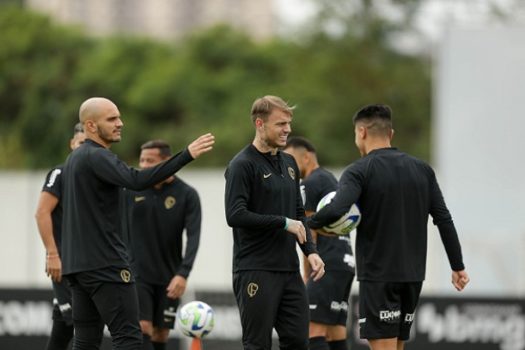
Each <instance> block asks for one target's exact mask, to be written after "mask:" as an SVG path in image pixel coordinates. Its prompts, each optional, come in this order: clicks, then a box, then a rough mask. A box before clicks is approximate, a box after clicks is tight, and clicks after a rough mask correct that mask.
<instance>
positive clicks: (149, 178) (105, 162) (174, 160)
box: [90, 148, 193, 191]
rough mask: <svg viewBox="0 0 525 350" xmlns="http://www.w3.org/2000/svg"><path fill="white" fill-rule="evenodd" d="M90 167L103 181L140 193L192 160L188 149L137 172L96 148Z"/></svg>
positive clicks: (113, 156)
mask: <svg viewBox="0 0 525 350" xmlns="http://www.w3.org/2000/svg"><path fill="white" fill-rule="evenodd" d="M90 159H91V162H90V164H91V167H92V169H93V171H94V172H95V174H96V175H97V176H98V177H100V178H101V179H104V180H105V181H107V182H109V183H112V184H114V185H117V186H121V187H126V188H128V189H131V190H135V191H141V190H144V189H146V188H148V187H151V186H153V185H154V184H156V183H159V182H160V181H162V180H164V179H166V178H168V177H169V176H171V175H173V174H175V173H176V172H177V171H179V170H180V169H181V168H182V167H183V166H184V165H186V164H187V163H189V162H191V161H192V160H193V158H192V157H191V155H190V152H189V151H188V149H184V150H183V151H181V152H179V153H177V154H176V155H174V156H172V157H171V158H170V159H168V160H166V161H164V162H162V163H160V164H158V165H156V166H154V167H151V168H148V169H144V170H137V169H134V168H131V167H129V166H128V165H127V164H126V163H124V162H123V161H121V160H120V159H118V157H117V156H116V155H115V154H114V153H112V152H111V151H109V150H107V149H105V148H97V149H95V150H94V151H93V154H92V157H91V158H90Z"/></svg>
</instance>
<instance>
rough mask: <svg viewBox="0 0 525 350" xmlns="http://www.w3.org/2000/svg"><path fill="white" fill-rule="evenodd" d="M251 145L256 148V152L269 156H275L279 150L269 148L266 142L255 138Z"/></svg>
mask: <svg viewBox="0 0 525 350" xmlns="http://www.w3.org/2000/svg"><path fill="white" fill-rule="evenodd" d="M252 145H253V146H254V147H255V148H257V150H258V151H259V152H261V153H268V152H270V153H271V154H277V151H278V150H279V148H277V147H272V146H270V145H269V144H268V143H267V142H265V141H264V140H262V139H261V138H260V137H257V135H256V136H255V138H254V139H253V142H252Z"/></svg>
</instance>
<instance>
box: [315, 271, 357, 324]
mask: <svg viewBox="0 0 525 350" xmlns="http://www.w3.org/2000/svg"><path fill="white" fill-rule="evenodd" d="M353 280H354V274H353V273H352V272H350V271H326V273H325V274H324V276H323V278H321V279H320V280H319V281H317V282H314V281H313V280H312V279H310V280H308V283H307V284H306V291H307V293H308V303H309V304H310V321H311V322H316V323H322V324H326V325H341V326H346V321H347V318H348V297H349V296H350V288H352V281H353Z"/></svg>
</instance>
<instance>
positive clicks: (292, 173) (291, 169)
mask: <svg viewBox="0 0 525 350" xmlns="http://www.w3.org/2000/svg"><path fill="white" fill-rule="evenodd" d="M288 175H290V177H291V178H292V180H295V170H293V168H292V167H291V166H289V167H288Z"/></svg>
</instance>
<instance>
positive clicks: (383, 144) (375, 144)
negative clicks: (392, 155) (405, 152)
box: [365, 139, 392, 154]
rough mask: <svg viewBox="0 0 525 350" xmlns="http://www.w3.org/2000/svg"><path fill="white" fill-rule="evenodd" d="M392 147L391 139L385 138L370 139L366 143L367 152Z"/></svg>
mask: <svg viewBox="0 0 525 350" xmlns="http://www.w3.org/2000/svg"><path fill="white" fill-rule="evenodd" d="M390 147H392V145H391V144H390V140H383V139H378V140H370V141H369V142H368V143H367V144H366V145H365V154H368V153H370V152H372V151H375V150H376V149H381V148H390Z"/></svg>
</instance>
